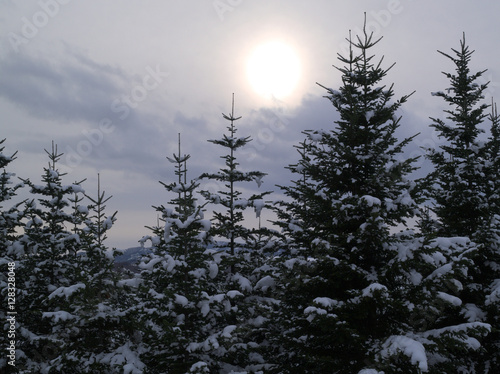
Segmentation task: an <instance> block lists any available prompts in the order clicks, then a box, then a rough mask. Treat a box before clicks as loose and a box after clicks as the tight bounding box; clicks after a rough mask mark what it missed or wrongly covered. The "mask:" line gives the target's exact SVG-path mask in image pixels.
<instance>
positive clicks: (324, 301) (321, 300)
mask: <svg viewBox="0 0 500 374" xmlns="http://www.w3.org/2000/svg"><path fill="white" fill-rule="evenodd" d="M313 302H314V303H315V304H319V305H321V306H322V307H324V308H331V307H332V306H337V305H339V304H340V303H339V301H337V300H333V299H330V298H329V297H317V298H315V299H314V300H313Z"/></svg>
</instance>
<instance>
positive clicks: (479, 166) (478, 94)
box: [427, 35, 488, 237]
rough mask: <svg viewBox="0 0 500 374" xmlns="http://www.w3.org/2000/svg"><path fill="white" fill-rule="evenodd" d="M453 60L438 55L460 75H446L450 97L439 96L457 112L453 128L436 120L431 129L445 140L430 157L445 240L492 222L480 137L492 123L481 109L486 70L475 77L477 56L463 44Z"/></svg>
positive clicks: (449, 114)
mask: <svg viewBox="0 0 500 374" xmlns="http://www.w3.org/2000/svg"><path fill="white" fill-rule="evenodd" d="M452 50H453V52H454V56H453V55H449V54H446V53H444V52H441V51H438V52H439V53H440V54H442V55H443V56H445V57H446V58H448V59H450V60H451V61H452V62H453V63H454V65H455V68H456V73H455V74H452V73H443V74H444V75H445V76H446V77H447V78H448V79H449V81H450V87H449V88H448V89H447V90H445V91H438V92H433V95H434V96H436V97H440V98H442V99H443V100H444V101H445V102H446V103H447V104H448V105H450V106H451V107H452V109H447V110H445V111H444V112H445V113H446V115H447V118H446V119H447V120H448V121H447V122H445V121H444V120H442V119H439V118H431V120H432V121H433V124H432V125H431V126H432V127H434V128H435V129H436V131H437V132H438V135H439V137H441V138H442V139H443V140H445V144H443V145H442V146H441V147H440V149H431V150H429V153H428V155H427V157H428V158H429V159H430V160H431V161H432V163H433V165H434V168H435V169H434V172H433V173H431V174H430V175H429V178H430V180H431V182H432V184H433V187H432V188H430V189H429V190H430V193H429V194H430V197H431V198H432V199H433V200H435V204H434V205H433V211H434V213H435V214H436V215H437V217H438V218H439V222H440V223H441V229H440V234H441V235H446V236H469V237H471V236H472V235H473V234H474V233H476V232H477V230H478V228H479V227H480V226H481V225H482V220H483V217H485V216H487V210H488V208H487V206H488V203H487V201H486V199H485V197H486V195H485V192H486V191H485V190H484V188H485V186H486V185H487V183H488V182H487V181H485V178H486V177H487V176H486V175H485V173H484V172H485V169H486V165H485V157H487V155H486V154H485V152H486V147H485V145H484V142H482V141H481V140H480V139H479V135H480V134H481V133H483V132H484V130H483V129H482V128H481V127H480V125H481V124H482V123H483V120H484V119H485V118H486V117H487V114H486V113H485V110H486V109H487V108H488V105H487V104H485V103H481V101H482V100H483V99H484V90H485V89H486V87H487V84H479V83H477V81H478V79H479V78H480V77H481V76H482V75H483V74H484V72H485V70H483V71H479V72H477V73H471V72H470V68H469V64H470V60H471V57H472V54H473V53H474V51H471V50H470V49H469V47H468V46H467V45H466V43H465V35H464V36H463V39H462V40H461V41H460V49H452Z"/></svg>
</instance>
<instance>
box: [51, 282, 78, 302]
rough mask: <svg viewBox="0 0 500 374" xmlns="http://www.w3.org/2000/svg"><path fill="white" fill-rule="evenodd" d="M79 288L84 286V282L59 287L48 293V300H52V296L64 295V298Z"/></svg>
mask: <svg viewBox="0 0 500 374" xmlns="http://www.w3.org/2000/svg"><path fill="white" fill-rule="evenodd" d="M80 288H85V284H83V283H78V284H74V285H73V286H69V287H59V288H58V289H56V290H55V291H54V292H52V293H51V294H50V295H49V300H52V299H53V298H54V297H62V296H65V297H66V299H67V298H68V297H70V296H71V295H72V294H73V293H74V292H76V291H78V290H79V289H80Z"/></svg>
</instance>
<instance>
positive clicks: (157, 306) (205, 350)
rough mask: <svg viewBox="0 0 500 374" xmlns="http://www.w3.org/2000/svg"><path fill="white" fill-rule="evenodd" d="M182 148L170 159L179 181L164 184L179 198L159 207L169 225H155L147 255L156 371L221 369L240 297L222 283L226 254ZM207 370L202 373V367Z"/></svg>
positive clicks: (144, 301)
mask: <svg viewBox="0 0 500 374" xmlns="http://www.w3.org/2000/svg"><path fill="white" fill-rule="evenodd" d="M189 157H190V156H189V155H182V154H181V150H180V135H179V151H178V153H177V154H174V155H173V157H172V158H169V161H170V162H172V163H174V164H175V175H176V177H177V181H175V182H172V183H170V184H167V183H163V182H160V183H161V184H162V185H163V186H164V187H165V189H166V190H167V191H169V192H171V193H173V195H174V196H175V197H174V198H172V199H171V200H170V202H169V204H170V207H168V206H164V205H160V206H157V207H155V209H156V211H157V212H158V213H159V215H160V220H161V221H162V222H163V226H160V225H158V226H157V227H150V229H151V230H152V232H153V235H148V236H145V237H143V238H142V239H141V242H142V243H145V242H146V241H148V240H149V241H151V248H150V250H151V253H150V254H148V255H145V256H144V257H143V258H142V261H141V264H140V268H141V269H142V271H141V278H142V281H143V282H142V284H141V285H140V288H139V292H140V296H141V298H140V305H139V309H140V310H141V314H142V316H143V318H144V331H143V335H144V336H143V345H144V354H143V355H142V356H141V358H142V360H143V362H144V363H145V364H146V365H147V368H148V372H151V373H162V372H165V371H167V372H169V373H186V372H204V371H203V370H211V371H216V370H218V369H220V368H219V362H218V359H217V358H218V357H219V356H220V355H223V353H224V352H223V351H224V350H223V348H222V344H221V343H222V340H224V339H226V338H228V337H230V336H231V331H232V330H233V328H232V327H229V328H228V327H227V326H226V324H225V323H226V318H225V316H226V313H227V311H229V310H231V298H232V297H234V296H235V295H233V294H229V295H228V294H226V293H223V292H221V290H220V289H219V287H218V285H217V277H218V276H219V265H218V263H219V262H220V254H219V253H217V251H215V250H210V249H208V248H207V243H208V241H209V236H208V235H209V233H208V231H209V228H210V221H209V220H206V219H205V218H204V205H199V204H198V203H197V199H196V196H195V191H196V190H197V188H198V186H199V182H198V181H197V180H188V179H187V171H188V170H187V160H188V159H189ZM200 370H201V371H200Z"/></svg>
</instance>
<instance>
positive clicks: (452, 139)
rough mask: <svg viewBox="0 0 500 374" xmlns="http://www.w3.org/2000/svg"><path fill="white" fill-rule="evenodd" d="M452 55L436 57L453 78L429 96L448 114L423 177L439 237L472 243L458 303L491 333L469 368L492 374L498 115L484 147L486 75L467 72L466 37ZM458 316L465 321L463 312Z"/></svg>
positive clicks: (497, 275) (498, 363)
mask: <svg viewBox="0 0 500 374" xmlns="http://www.w3.org/2000/svg"><path fill="white" fill-rule="evenodd" d="M452 51H453V54H446V53H444V52H440V53H441V54H442V55H443V56H445V57H446V58H448V59H449V60H451V61H452V62H453V64H454V65H455V73H444V74H445V76H446V77H447V78H448V79H449V82H450V87H449V88H447V89H446V90H445V91H438V92H434V93H433V95H434V96H437V97H440V98H442V99H443V100H444V101H445V103H446V104H448V105H449V106H450V107H451V109H448V110H445V111H444V112H445V113H446V121H445V120H441V119H436V118H432V120H433V124H432V126H433V127H434V128H435V129H436V130H437V132H438V135H439V136H440V137H441V138H442V139H444V140H445V144H444V145H442V146H441V147H440V148H439V149H431V150H429V153H428V158H429V159H430V160H431V161H432V163H433V165H434V167H435V170H434V172H433V173H431V174H430V175H429V177H428V180H427V183H428V189H427V191H428V192H429V196H430V197H431V199H432V206H431V209H432V210H433V211H434V213H435V215H436V216H437V222H438V233H440V234H441V235H447V236H460V237H467V238H469V239H470V240H472V241H473V242H472V243H471V248H469V250H468V251H467V253H466V254H464V256H465V258H466V259H467V260H468V261H469V262H470V264H469V266H468V269H466V270H467V274H468V279H467V282H466V283H465V284H464V286H463V290H462V291H461V292H460V299H461V300H462V301H463V303H464V305H465V308H466V309H469V310H470V309H471V308H474V310H476V312H475V313H474V318H469V320H470V321H474V322H489V323H490V324H492V325H493V329H492V333H491V334H490V335H489V337H488V338H486V340H485V341H484V343H483V350H482V351H480V352H482V353H483V354H482V355H480V357H479V358H477V359H476V362H475V363H474V365H472V364H471V365H470V366H471V367H474V368H475V370H478V371H480V372H485V373H486V372H496V371H498V370H499V368H500V360H499V355H498V353H497V352H498V347H499V346H500V345H499V344H500V340H499V338H498V333H497V329H498V327H499V325H498V318H497V314H498V313H497V311H498V306H499V304H498V298H497V297H496V296H495V295H496V292H498V288H497V284H498V282H499V281H498V279H500V251H499V249H500V247H499V238H500V236H499V232H500V226H499V223H500V222H499V220H498V218H499V214H500V204H499V192H500V185H499V179H498V177H499V174H498V166H499V163H498V149H499V148H498V144H499V143H498V141H499V138H498V115H497V113H496V111H495V108H494V106H493V108H492V114H491V115H490V120H491V135H490V138H489V139H488V140H487V141H485V140H484V139H482V138H481V134H482V133H484V132H485V130H484V122H485V119H486V118H487V117H488V115H487V113H486V109H487V108H488V105H487V104H486V103H484V91H485V89H486V88H487V84H480V83H478V80H479V78H480V77H482V75H483V74H484V72H485V71H484V70H483V71H479V72H476V73H472V72H471V71H470V67H469V66H470V61H471V58H472V55H473V52H474V51H471V50H470V49H469V47H468V46H467V44H466V42H465V35H464V36H463V38H462V40H461V41H460V48H459V49H453V50H452ZM462 314H465V315H467V311H465V312H462Z"/></svg>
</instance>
